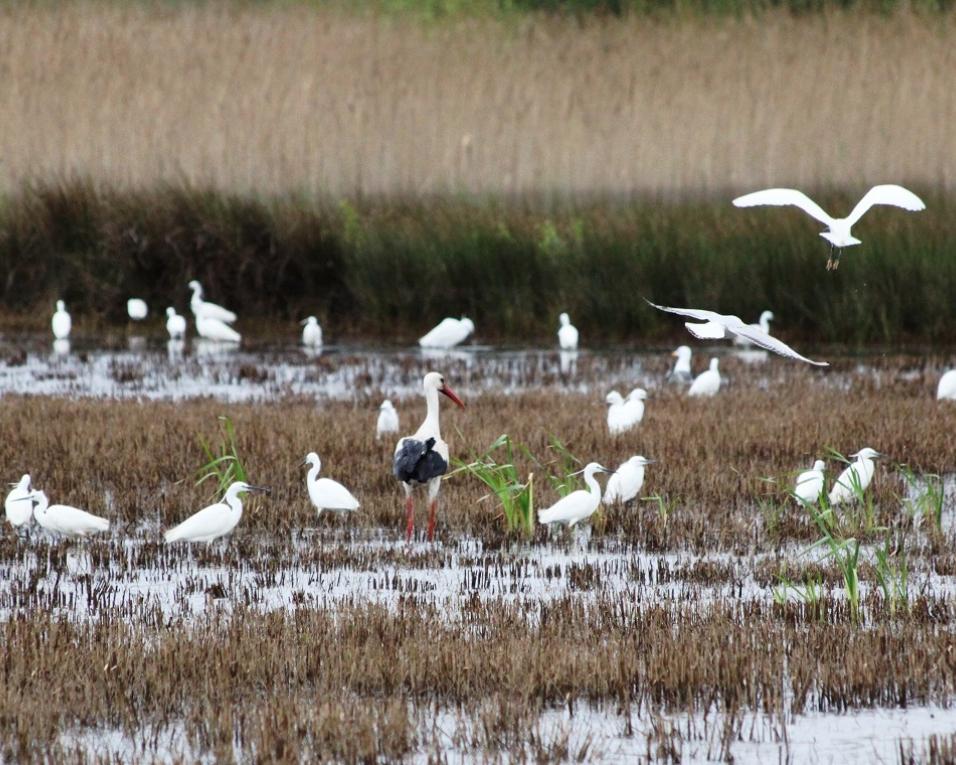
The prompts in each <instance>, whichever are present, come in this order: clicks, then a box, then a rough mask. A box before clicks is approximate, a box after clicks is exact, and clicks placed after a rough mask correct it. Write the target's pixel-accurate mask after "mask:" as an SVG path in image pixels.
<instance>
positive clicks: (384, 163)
mask: <svg viewBox="0 0 956 765" xmlns="http://www.w3.org/2000/svg"><path fill="white" fill-rule="evenodd" d="M953 40H954V23H953V21H952V19H950V18H947V17H942V18H941V17H937V16H933V17H932V18H927V19H921V18H918V17H917V16H915V15H910V14H907V13H897V14H894V15H892V16H891V17H888V18H886V17H879V16H875V15H869V14H862V13H849V14H841V13H821V14H812V15H810V16H807V17H800V18H793V17H789V16H787V15H784V14H774V13H768V14H766V15H764V16H762V17H761V18H760V19H759V21H757V20H753V19H747V20H742V21H735V20H727V19H724V20H716V19H700V18H698V19H694V18H684V19H681V20H678V21H671V22H655V21H651V20H648V19H647V18H641V17H639V16H634V17H630V18H626V19H623V20H621V19H600V18H596V19H588V20H587V21H586V22H582V21H581V20H580V19H574V18H566V19H562V18H549V17H529V18H527V19H525V18H522V19H520V20H515V21H514V22H513V23H511V24H504V23H502V22H500V21H495V20H491V19H484V20H482V19H463V20H459V21H455V22H448V23H446V24H434V25H421V24H416V23H415V22H413V21H409V20H403V19H401V18H394V17H383V18H376V17H368V16H362V15H359V14H355V15H352V14H348V13H341V12H337V11H335V10H332V9H316V8H309V7H305V6H302V5H293V6H279V7H276V6H275V5H269V6H266V7H263V8H256V7H253V6H252V5H251V4H250V5H242V6H236V5H232V4H229V3H203V4H198V5H194V4H185V3H184V4H180V5H176V6H168V5H164V4H157V5H149V4H136V5H135V6H134V7H124V6H123V5H122V4H99V3H95V2H80V3H71V4H68V5H66V6H65V7H64V6H61V5H54V4H49V5H43V6H38V5H34V4H5V5H4V7H3V8H2V10H0V72H2V73H3V77H2V80H3V87H0V114H3V119H2V120H0V156H2V157H3V163H4V164H3V181H2V185H3V186H4V187H5V188H6V189H8V190H9V189H12V188H16V187H17V186H18V185H19V184H20V183H21V182H23V181H24V180H28V179H38V178H40V179H49V178H50V177H55V178H56V177H62V176H64V175H73V174H80V175H84V176H89V177H90V178H92V179H93V180H94V181H105V182H109V183H111V184H120V185H123V184H134V185H139V186H143V185H151V184H156V183H158V182H163V181H172V182H177V183H178V182H181V181H184V180H185V181H189V182H195V183H202V184H210V185H212V186H214V187H219V188H223V189H226V190H235V191H248V190H253V191H256V192H283V191H288V190H306V191H310V192H318V193H321V194H325V193H330V194H333V195H341V194H376V193H389V194H394V193H408V194H421V193H428V192H442V191H446V190H449V189H451V190H468V191H475V192H493V193H497V192H504V193H520V192H525V191H528V190H550V189H557V190H562V191H567V192H574V193H588V192H595V191H598V192H625V193H631V192H664V193H679V192H698V191H714V190H723V189H726V188H728V187H732V188H737V189H742V188H750V187H759V186H763V185H767V184H774V185H783V184H786V185H791V184H792V185H797V186H804V187H806V186H838V187H842V188H858V187H862V186H865V185H866V184H868V183H874V182H886V181H889V180H893V181H899V182H906V183H912V184H916V185H918V186H924V187H925V186H944V187H946V186H951V185H952V184H953V181H954V177H956V132H954V131H953V130H951V129H949V128H950V126H951V125H952V124H953V122H954V120H956V89H954V88H953V87H952V78H953V72H954V71H956V46H954V45H953Z"/></svg>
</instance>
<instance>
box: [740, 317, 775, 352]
mask: <svg viewBox="0 0 956 765" xmlns="http://www.w3.org/2000/svg"><path fill="white" fill-rule="evenodd" d="M771 321H773V311H764V312H763V313H761V314H760V318H759V319H757V323H756V324H749V325H748V326H749V327H750V328H751V329H758V330H760V331H761V332H763V333H764V334H765V335H769V334H770V322H771ZM734 345H742V346H745V347H749V346H751V345H753V343H752V342H750V340H748V339H747V338H746V337H744V336H743V335H734Z"/></svg>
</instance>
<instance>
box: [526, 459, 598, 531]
mask: <svg viewBox="0 0 956 765" xmlns="http://www.w3.org/2000/svg"><path fill="white" fill-rule="evenodd" d="M598 472H603V473H613V472H614V471H613V470H608V469H607V468H606V467H604V466H603V465H601V464H600V463H598V462H589V463H588V464H587V466H586V467H585V468H584V470H579V471H578V473H584V483H586V484H587V487H588V488H587V490H585V489H578V490H577V491H572V492H571V493H570V494H568V495H567V496H566V497H562V498H561V499H559V500H558V501H557V502H555V503H554V504H553V505H551V507H548V508H545V509H544V510H539V511H538V523H564V524H567V525H568V526H574V525H575V524H576V523H579V522H580V521H583V520H584V519H585V518H590V517H591V516H592V515H593V514H594V511H595V510H597V509H598V506H599V505H600V504H601V486H600V484H599V483H598V482H597V479H595V477H594V474H595V473H598ZM578 473H575V474H574V475H577V474H578Z"/></svg>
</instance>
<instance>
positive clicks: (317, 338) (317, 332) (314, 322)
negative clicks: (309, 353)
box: [301, 316, 322, 348]
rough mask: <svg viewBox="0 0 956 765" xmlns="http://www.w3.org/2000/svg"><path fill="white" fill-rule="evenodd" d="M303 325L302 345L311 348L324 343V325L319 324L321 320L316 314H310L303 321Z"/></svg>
mask: <svg viewBox="0 0 956 765" xmlns="http://www.w3.org/2000/svg"><path fill="white" fill-rule="evenodd" d="M301 323H302V324H303V327H302V345H305V346H308V347H310V348H318V347H319V346H320V345H322V327H320V326H319V320H318V319H316V318H315V317H314V316H309V317H308V318H307V319H306V320H305V321H303V322H301Z"/></svg>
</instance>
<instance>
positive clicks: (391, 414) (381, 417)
mask: <svg viewBox="0 0 956 765" xmlns="http://www.w3.org/2000/svg"><path fill="white" fill-rule="evenodd" d="M386 433H398V412H396V411H395V407H394V406H393V404H392V402H391V401H389V400H388V399H385V400H384V401H383V402H382V405H381V406H380V407H379V408H378V422H376V423H375V440H376V441H377V440H378V439H379V438H381V437H382V436H384V435H385V434H386Z"/></svg>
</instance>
